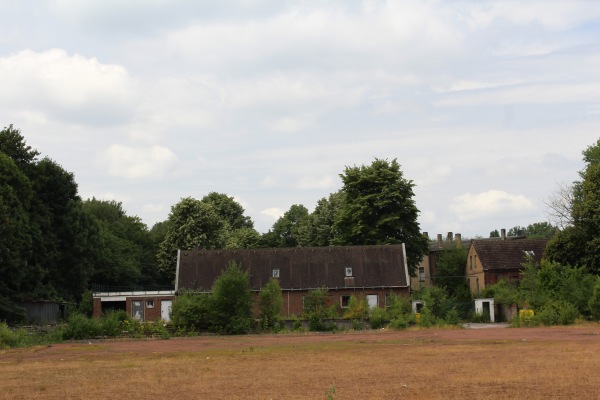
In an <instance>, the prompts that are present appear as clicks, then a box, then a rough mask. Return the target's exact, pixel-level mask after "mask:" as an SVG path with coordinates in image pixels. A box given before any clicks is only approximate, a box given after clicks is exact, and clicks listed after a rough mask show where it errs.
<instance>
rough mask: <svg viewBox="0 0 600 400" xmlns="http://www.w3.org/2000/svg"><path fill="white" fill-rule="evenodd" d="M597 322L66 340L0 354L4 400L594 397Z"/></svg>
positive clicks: (599, 376) (597, 392)
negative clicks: (328, 395) (555, 325)
mask: <svg viewBox="0 0 600 400" xmlns="http://www.w3.org/2000/svg"><path fill="white" fill-rule="evenodd" d="M599 354H600V325H585V326H576V327H568V328H565V327H560V328H530V329H524V328H523V329H511V328H508V329H502V328H493V329H477V330H476V329H456V330H446V329H442V330H413V331H411V330H409V331H403V332H390V331H374V332H348V333H336V334H313V333H310V334H280V335H256V336H253V335H252V336H238V337H215V336H212V337H200V338H186V339H171V340H138V341H135V340H130V341H104V342H96V341H95V342H93V343H89V342H83V343H67V344H58V345H52V346H44V347H35V348H27V349H16V350H7V351H2V352H0V377H1V378H0V399H323V398H326V394H325V393H326V392H327V391H328V390H329V389H330V388H332V387H333V388H335V394H333V396H334V398H335V399H575V398H577V399H597V398H600V357H599V356H598V355H599Z"/></svg>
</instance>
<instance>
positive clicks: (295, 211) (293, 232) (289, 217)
mask: <svg viewBox="0 0 600 400" xmlns="http://www.w3.org/2000/svg"><path fill="white" fill-rule="evenodd" d="M307 217H308V210H307V209H306V207H304V206H303V205H302V204H293V205H292V206H291V207H290V209H289V210H288V211H286V213H285V214H283V216H281V217H280V218H279V219H278V220H277V221H276V222H275V223H274V224H273V228H272V229H271V230H270V231H269V232H267V233H265V234H264V235H263V238H262V241H263V243H264V245H265V246H267V247H296V246H298V245H299V243H298V237H299V233H298V229H299V228H300V226H301V224H302V221H303V220H304V219H306V218H307Z"/></svg>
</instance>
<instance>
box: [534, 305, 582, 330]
mask: <svg viewBox="0 0 600 400" xmlns="http://www.w3.org/2000/svg"><path fill="white" fill-rule="evenodd" d="M578 316H579V311H578V310H577V307H575V306H574V305H573V304H571V303H569V302H567V301H564V300H556V301H552V302H550V303H547V304H546V305H544V306H543V307H542V309H541V310H540V312H539V313H538V315H537V317H538V318H539V320H540V321H541V322H542V323H543V324H544V325H572V324H573V323H574V322H575V320H576V319H577V317H578Z"/></svg>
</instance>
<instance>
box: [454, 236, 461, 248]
mask: <svg viewBox="0 0 600 400" xmlns="http://www.w3.org/2000/svg"><path fill="white" fill-rule="evenodd" d="M454 240H455V241H456V247H460V246H462V237H461V234H460V233H457V234H456V235H454Z"/></svg>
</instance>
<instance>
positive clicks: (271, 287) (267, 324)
mask: <svg viewBox="0 0 600 400" xmlns="http://www.w3.org/2000/svg"><path fill="white" fill-rule="evenodd" d="M282 306H283V296H282V295H281V286H279V281H278V280H277V279H273V278H271V279H270V280H269V282H267V284H266V285H265V286H264V287H263V288H262V289H261V291H260V298H259V303H258V308H259V311H260V329H261V330H264V331H273V330H278V329H280V327H281V307H282Z"/></svg>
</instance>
